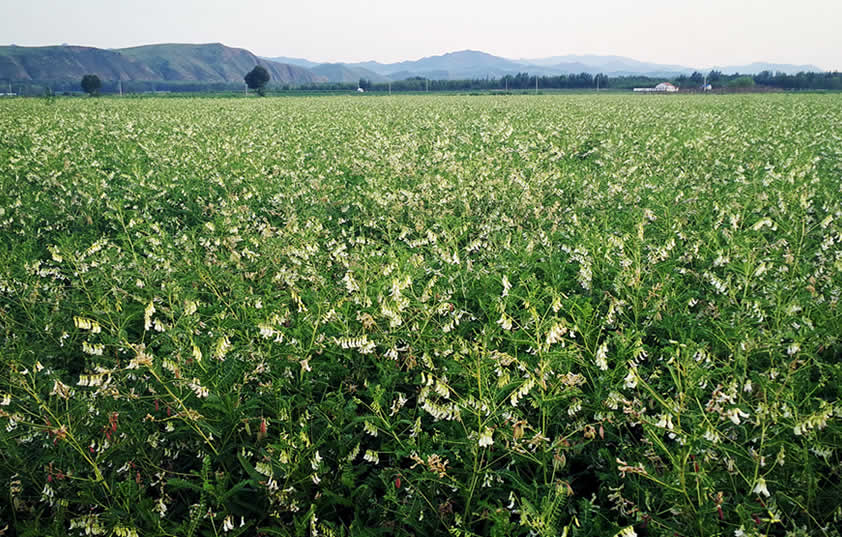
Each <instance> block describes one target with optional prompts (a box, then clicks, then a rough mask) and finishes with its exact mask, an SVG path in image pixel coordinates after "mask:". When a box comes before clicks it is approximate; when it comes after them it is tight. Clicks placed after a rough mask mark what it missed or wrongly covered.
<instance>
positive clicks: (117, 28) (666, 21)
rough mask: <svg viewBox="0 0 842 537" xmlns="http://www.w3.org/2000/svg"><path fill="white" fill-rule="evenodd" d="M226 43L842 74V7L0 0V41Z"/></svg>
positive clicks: (835, 1) (627, 0)
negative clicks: (772, 65)
mask: <svg viewBox="0 0 842 537" xmlns="http://www.w3.org/2000/svg"><path fill="white" fill-rule="evenodd" d="M64 42H67V43H71V44H79V45H90V46H96V47H104V48H117V47H124V46H131V45H140V44H149V43H209V42H222V43H224V44H226V45H229V46H235V47H243V48H247V49H249V50H251V51H252V52H254V53H255V54H258V55H261V56H293V57H304V58H308V59H311V60H315V61H347V62H351V61H363V60H378V61H398V60H405V59H418V58H420V57H423V56H430V55H434V54H441V53H444V52H450V51H455V50H463V49H474V50H483V51H485V52H489V53H492V54H496V55H500V56H505V57H508V58H537V57H545V56H556V55H564V54H616V55H620V56H629V57H632V58H635V59H638V60H642V61H652V62H657V63H670V64H681V65H685V66H690V67H709V66H711V65H725V64H741V63H748V62H752V61H769V62H777V63H796V64H807V63H811V64H815V65H818V66H819V67H822V68H825V69H839V70H842V0H702V1H697V2H688V1H687V0H601V1H600V0H595V1H587V0H577V1H575V2H568V1H563V0H519V1H517V0H515V1H513V0H483V1H478V0H467V1H458V0H423V1H415V2H405V1H402V0H356V1H354V0H345V1H339V0H293V1H287V2H283V1H270V0H239V1H237V0H226V1H224V2H223V1H217V0H140V1H127V0H72V1H70V0H40V1H34V2H27V1H25V0H18V1H13V0H0V44H9V43H16V44H18V45H48V44H60V43H64Z"/></svg>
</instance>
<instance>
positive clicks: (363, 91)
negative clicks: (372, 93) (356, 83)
mask: <svg viewBox="0 0 842 537" xmlns="http://www.w3.org/2000/svg"><path fill="white" fill-rule="evenodd" d="M357 93H365V90H364V89H362V88H357Z"/></svg>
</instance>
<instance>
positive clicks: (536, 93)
mask: <svg viewBox="0 0 842 537" xmlns="http://www.w3.org/2000/svg"><path fill="white" fill-rule="evenodd" d="M535 95H538V75H535Z"/></svg>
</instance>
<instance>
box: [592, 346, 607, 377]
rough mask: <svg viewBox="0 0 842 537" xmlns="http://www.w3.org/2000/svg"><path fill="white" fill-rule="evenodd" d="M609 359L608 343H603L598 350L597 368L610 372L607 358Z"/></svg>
mask: <svg viewBox="0 0 842 537" xmlns="http://www.w3.org/2000/svg"><path fill="white" fill-rule="evenodd" d="M607 357H608V342H605V343H603V344H602V345H600V346H599V348H598V349H597V350H596V357H595V359H596V366H597V367H598V368H600V369H601V370H603V371H606V370H608V361H607V360H606V358H607Z"/></svg>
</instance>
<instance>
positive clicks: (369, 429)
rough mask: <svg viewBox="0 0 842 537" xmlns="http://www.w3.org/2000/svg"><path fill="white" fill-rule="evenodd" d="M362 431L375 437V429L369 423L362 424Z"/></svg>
mask: <svg viewBox="0 0 842 537" xmlns="http://www.w3.org/2000/svg"><path fill="white" fill-rule="evenodd" d="M363 430H365V432H366V433H368V434H370V435H371V436H375V437H376V436H377V427H375V426H374V425H372V424H371V422H368V421H366V422H365V423H363Z"/></svg>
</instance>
